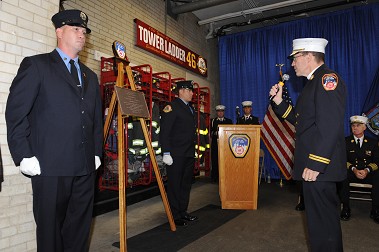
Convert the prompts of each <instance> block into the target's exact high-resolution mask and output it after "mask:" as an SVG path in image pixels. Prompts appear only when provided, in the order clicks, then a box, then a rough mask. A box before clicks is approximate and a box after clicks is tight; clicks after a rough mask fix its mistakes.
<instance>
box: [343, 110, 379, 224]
mask: <svg viewBox="0 0 379 252" xmlns="http://www.w3.org/2000/svg"><path fill="white" fill-rule="evenodd" d="M367 120H368V119H367V117H365V116H359V115H356V116H352V117H350V123H351V131H352V135H350V136H348V137H346V152H347V179H346V180H344V181H343V182H342V183H341V184H342V185H341V189H340V197H341V202H342V206H343V207H342V211H341V220H345V221H347V220H349V219H350V215H351V211H350V205H349V197H350V190H349V183H364V184H371V185H372V190H371V197H372V208H371V213H370V217H371V218H372V219H373V220H374V221H375V222H376V223H379V172H378V165H379V147H378V141H377V140H375V139H373V138H369V137H367V136H365V134H364V131H365V130H366V124H367Z"/></svg>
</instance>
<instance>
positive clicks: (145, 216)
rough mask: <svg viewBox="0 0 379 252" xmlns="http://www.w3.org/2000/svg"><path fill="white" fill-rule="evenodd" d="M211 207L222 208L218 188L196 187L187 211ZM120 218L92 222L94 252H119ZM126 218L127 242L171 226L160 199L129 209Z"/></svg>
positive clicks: (105, 216)
mask: <svg viewBox="0 0 379 252" xmlns="http://www.w3.org/2000/svg"><path fill="white" fill-rule="evenodd" d="M208 204H215V205H220V204H221V203H220V198H219V196H218V185H217V184H212V183H207V182H205V183H204V182H196V183H194V184H193V186H192V190H191V202H190V206H189V209H188V211H189V212H193V211H195V210H197V209H200V208H202V207H204V206H206V205H208ZM118 215H119V211H118V210H116V211H112V212H109V213H105V214H102V215H99V216H96V217H95V218H94V219H93V222H92V234H91V241H90V251H91V252H113V251H119V249H118V248H116V247H113V246H112V244H113V243H114V242H118V241H119V235H120V233H119V221H118V217H119V216H118ZM126 218H127V237H128V238H130V237H133V236H135V235H137V234H140V233H142V232H145V231H147V230H150V229H152V228H154V227H156V226H159V225H161V224H163V223H166V222H168V219H167V216H166V212H165V210H164V206H163V202H162V200H161V197H160V196H157V197H153V198H151V199H148V200H144V201H141V202H138V203H135V204H133V205H131V206H128V207H127V217H126ZM167 225H169V224H167Z"/></svg>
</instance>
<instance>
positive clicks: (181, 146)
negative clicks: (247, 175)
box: [159, 81, 197, 226]
mask: <svg viewBox="0 0 379 252" xmlns="http://www.w3.org/2000/svg"><path fill="white" fill-rule="evenodd" d="M175 90H177V92H178V96H179V97H178V98H176V99H175V100H173V101H172V102H171V103H170V104H167V105H166V106H165V107H164V109H163V113H162V118H161V132H160V136H159V137H160V141H161V146H162V152H163V162H164V163H165V164H166V165H167V167H166V170H167V178H168V180H167V197H168V200H169V203H170V208H171V212H172V215H173V218H174V221H175V224H176V226H187V222H188V221H189V222H190V221H195V220H197V217H196V216H193V215H190V214H189V213H188V212H187V208H188V203H189V198H190V191H191V185H192V177H193V169H194V165H195V141H196V121H195V113H194V112H195V111H194V110H193V108H192V107H191V106H190V102H191V100H192V96H193V81H178V82H176V89H175Z"/></svg>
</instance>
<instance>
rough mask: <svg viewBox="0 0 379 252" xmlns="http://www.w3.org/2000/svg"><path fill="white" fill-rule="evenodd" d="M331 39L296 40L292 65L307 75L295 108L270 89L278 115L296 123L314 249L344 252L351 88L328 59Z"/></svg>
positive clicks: (297, 159)
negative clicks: (342, 185) (342, 191)
mask: <svg viewBox="0 0 379 252" xmlns="http://www.w3.org/2000/svg"><path fill="white" fill-rule="evenodd" d="M327 43H328V41H327V40H326V39H323V38H302V39H295V40H294V41H293V51H292V53H291V55H290V56H289V58H290V59H292V66H293V68H294V70H295V72H296V75H297V76H304V77H306V78H307V79H308V82H307V83H306V85H305V86H304V88H303V90H302V92H301V94H300V96H299V98H298V101H297V104H296V108H293V107H292V106H291V105H290V104H287V103H286V102H285V101H284V100H283V99H282V87H281V86H280V85H278V84H276V85H274V86H273V87H272V88H271V90H270V95H271V96H274V98H273V99H272V101H273V109H274V111H275V113H276V114H277V115H278V116H279V117H281V118H282V119H286V120H288V121H289V122H291V123H292V124H293V125H295V127H296V135H295V139H296V144H295V146H296V148H295V155H294V173H293V178H294V179H295V180H301V181H303V182H302V184H303V193H304V201H305V212H306V217H307V226H308V234H309V241H310V248H311V251H313V252H314V251H343V245H342V233H341V224H340V216H339V215H340V213H339V210H340V209H339V207H340V201H339V197H338V194H337V182H339V181H342V180H344V179H345V178H346V146H345V136H344V113H345V101H346V86H345V83H344V81H343V80H342V78H341V77H340V76H339V74H338V73H336V72H335V71H333V70H331V69H329V68H327V66H326V65H325V63H324V58H325V47H326V45H327Z"/></svg>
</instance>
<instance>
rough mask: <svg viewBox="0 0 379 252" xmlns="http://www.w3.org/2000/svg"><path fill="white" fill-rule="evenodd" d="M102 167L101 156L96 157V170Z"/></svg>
mask: <svg viewBox="0 0 379 252" xmlns="http://www.w3.org/2000/svg"><path fill="white" fill-rule="evenodd" d="M100 165H101V160H100V157H99V156H95V167H96V170H97V169H98V168H99V167H100Z"/></svg>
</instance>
